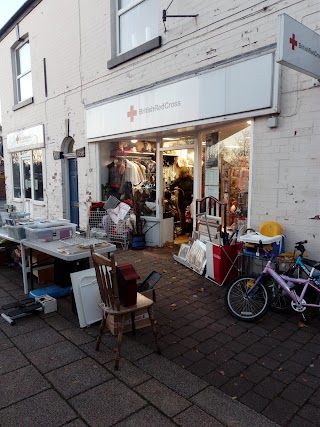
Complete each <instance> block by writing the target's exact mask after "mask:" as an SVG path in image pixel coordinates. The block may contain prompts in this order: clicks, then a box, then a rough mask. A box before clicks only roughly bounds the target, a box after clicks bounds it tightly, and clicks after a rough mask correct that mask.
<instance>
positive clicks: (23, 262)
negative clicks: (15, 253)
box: [20, 243, 29, 294]
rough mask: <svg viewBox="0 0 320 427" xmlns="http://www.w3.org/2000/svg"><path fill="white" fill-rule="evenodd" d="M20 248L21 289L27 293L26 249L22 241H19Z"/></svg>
mask: <svg viewBox="0 0 320 427" xmlns="http://www.w3.org/2000/svg"><path fill="white" fill-rule="evenodd" d="M20 249H21V268H22V279H23V290H24V293H25V294H27V293H28V291H29V287H28V276H27V263H26V251H25V247H24V246H23V244H22V243H20Z"/></svg>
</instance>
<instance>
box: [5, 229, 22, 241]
mask: <svg viewBox="0 0 320 427" xmlns="http://www.w3.org/2000/svg"><path fill="white" fill-rule="evenodd" d="M6 229H7V232H8V237H11V238H12V239H16V240H22V239H25V238H26V231H25V228H24V226H23V225H6Z"/></svg>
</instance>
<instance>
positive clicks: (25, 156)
mask: <svg viewBox="0 0 320 427" xmlns="http://www.w3.org/2000/svg"><path fill="white" fill-rule="evenodd" d="M36 150H41V148H40V149H39V148H38V149H35V150H30V151H21V152H18V153H13V154H18V156H19V169H20V192H21V193H20V194H21V197H20V198H19V197H14V194H13V200H14V201H17V202H20V201H23V202H24V201H30V202H32V203H33V204H35V205H41V206H42V205H44V188H45V183H44V173H43V170H44V165H43V161H44V152H43V150H41V151H42V177H43V195H42V197H43V200H35V198H34V164H33V151H36ZM24 160H29V161H30V180H31V198H30V197H25V179H24V170H23V161H24ZM11 169H12V157H11ZM12 188H14V187H13V173H12Z"/></svg>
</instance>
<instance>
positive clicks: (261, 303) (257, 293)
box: [225, 245, 320, 322]
mask: <svg viewBox="0 0 320 427" xmlns="http://www.w3.org/2000/svg"><path fill="white" fill-rule="evenodd" d="M260 248H261V250H263V251H264V253H265V254H266V256H268V257H270V259H269V261H268V262H267V264H266V266H265V268H264V270H263V271H262V273H261V274H260V275H259V276H258V277H256V276H253V275H245V276H239V277H237V278H236V279H235V280H233V281H232V282H231V283H230V284H229V285H228V287H227V289H226V293H225V303H226V307H227V309H228V311H229V312H230V314H231V315H232V316H233V317H235V318H236V319H239V320H243V321H245V322H254V321H255V320H258V319H260V318H261V317H263V316H264V315H265V314H266V313H267V311H268V310H269V309H270V306H271V302H272V300H273V298H274V292H277V294H278V295H279V294H282V295H283V296H286V298H287V299H289V300H291V307H292V309H293V310H294V311H296V312H298V313H301V315H302V317H303V319H304V320H305V317H304V314H303V312H304V311H305V310H306V308H307V307H313V308H320V304H319V303H307V302H306V300H305V295H306V293H307V291H308V290H310V288H312V289H313V290H314V291H316V293H317V295H318V297H319V298H317V300H318V301H319V299H320V286H319V283H317V280H316V278H315V277H311V276H312V274H310V276H309V277H308V278H305V279H303V278H297V277H291V276H287V275H285V274H279V273H277V271H276V270H275V269H274V267H273V264H272V262H273V260H274V258H275V255H271V254H270V253H269V252H268V251H266V250H264V249H263V248H262V245H260ZM319 267H320V262H318V263H317V264H315V265H314V266H313V269H319ZM270 279H271V280H270ZM270 282H271V285H270Z"/></svg>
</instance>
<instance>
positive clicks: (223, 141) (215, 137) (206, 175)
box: [202, 122, 250, 226]
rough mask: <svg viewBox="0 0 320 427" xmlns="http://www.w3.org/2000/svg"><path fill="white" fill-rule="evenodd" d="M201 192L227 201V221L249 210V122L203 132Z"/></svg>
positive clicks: (240, 217) (243, 217)
mask: <svg viewBox="0 0 320 427" xmlns="http://www.w3.org/2000/svg"><path fill="white" fill-rule="evenodd" d="M202 139H203V143H202V145H203V163H202V164H203V168H202V182H203V186H202V196H203V197H207V196H212V197H215V198H216V199H218V200H220V201H222V202H225V203H227V225H228V226H231V225H232V224H233V223H235V222H238V220H239V219H246V218H247V212H248V186H249V157H250V124H248V122H244V123H239V124H235V125H231V126H229V127H228V126H226V127H224V128H221V129H217V130H214V131H212V132H210V133H204V135H203V136H202Z"/></svg>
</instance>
